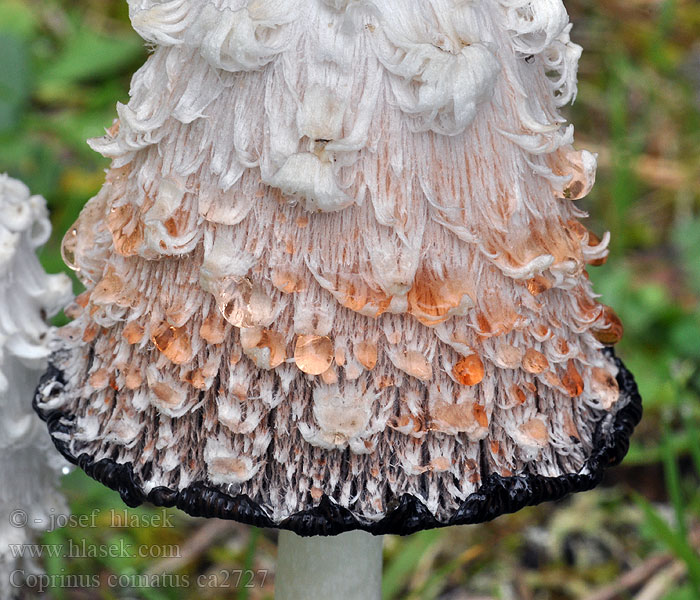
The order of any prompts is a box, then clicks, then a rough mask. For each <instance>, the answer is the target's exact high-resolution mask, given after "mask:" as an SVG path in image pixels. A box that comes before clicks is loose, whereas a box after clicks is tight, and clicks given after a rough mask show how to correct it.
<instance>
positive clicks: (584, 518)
mask: <svg viewBox="0 0 700 600" xmlns="http://www.w3.org/2000/svg"><path fill="white" fill-rule="evenodd" d="M567 7H568V9H569V11H570V13H571V17H572V21H573V23H574V30H573V34H572V37H573V39H574V40H575V41H576V42H577V43H579V44H581V45H582V46H583V47H584V54H583V58H582V60H581V64H580V71H579V95H578V99H577V101H576V103H575V104H574V106H573V107H570V108H568V109H567V110H566V112H567V115H568V116H569V117H570V119H571V120H572V122H574V123H575V125H576V128H577V145H578V146H579V147H584V148H589V149H591V150H594V151H596V152H598V154H599V170H598V183H597V185H596V187H595V188H594V190H593V192H592V193H591V194H590V195H589V197H587V198H586V199H585V200H583V201H581V206H582V207H583V208H584V209H585V210H587V211H589V212H590V214H591V219H590V221H589V226H590V227H591V228H592V229H593V230H595V231H597V232H599V233H600V232H602V231H605V230H610V231H611V232H612V243H611V258H610V260H609V261H608V263H607V264H606V265H605V266H603V267H599V268H593V269H591V273H590V274H591V278H592V279H593V280H594V283H595V286H596V290H597V291H598V292H599V293H601V294H602V296H603V301H604V302H605V303H606V304H610V305H612V306H614V308H615V310H616V311H617V312H618V314H619V315H620V316H621V318H622V320H623V322H624V324H625V327H626V332H625V337H624V339H623V341H622V342H621V343H620V344H619V346H618V353H619V354H620V355H621V356H622V357H623V358H624V360H625V362H626V363H627V365H628V367H629V368H630V370H631V371H632V372H633V373H634V374H635V375H636V377H637V381H638V383H639V387H640V390H641V393H642V396H643V398H644V405H645V418H644V420H643V421H642V424H641V425H640V426H639V428H638V430H637V432H636V434H635V436H634V439H633V443H632V447H631V449H630V453H629V455H628V457H627V459H626V460H625V462H624V463H623V466H621V467H619V468H617V469H614V470H613V471H612V472H610V473H609V474H608V476H607V479H606V482H605V485H604V486H603V487H601V488H599V489H598V490H595V491H593V492H590V493H587V494H579V495H577V496H576V497H573V498H570V499H567V500H565V501H563V502H560V503H557V504H556V505H546V506H541V507H534V508H529V509H525V510H523V511H520V512H519V513H518V514H515V515H507V516H504V517H501V518H499V519H497V520H496V521H495V522H492V523H487V524H484V525H480V526H470V527H455V528H449V529H446V530H439V531H427V532H423V533H420V534H416V535H414V536H410V537H407V538H397V537H389V538H387V540H386V544H385V577H384V598H385V599H387V600H389V599H395V598H420V599H429V598H444V599H451V600H460V599H466V598H482V599H486V598H494V599H495V598H499V599H503V600H511V599H514V600H540V599H541V600H548V599H551V600H559V599H561V600H568V599H584V598H588V599H590V598H593V599H595V600H612V599H613V598H620V599H627V598H636V599H638V600H653V599H665V600H691V599H694V600H698V599H700V559H699V558H698V551H697V549H698V547H699V542H700V492H699V491H698V490H699V487H700V486H699V485H698V483H699V481H700V434H699V431H700V427H699V426H698V425H699V424H700V401H699V400H700V309H699V307H698V299H699V298H700V3H698V2H697V1H696V0H605V1H603V0H595V1H591V0H570V1H568V2H567ZM0 56H1V57H2V68H0V172H8V173H9V174H11V175H12V176H14V177H18V178H20V179H22V180H24V181H25V182H26V183H27V184H28V185H29V186H30V188H31V189H32V191H33V192H34V193H40V194H43V195H44V196H45V197H46V198H47V200H48V203H49V207H50V209H51V212H52V218H53V223H54V236H53V238H52V240H51V241H50V243H49V244H48V245H47V246H46V248H45V250H44V252H43V254H42V259H43V261H44V264H45V266H46V267H47V269H49V270H50V271H58V270H60V269H63V268H64V267H63V265H62V262H61V260H60V252H59V243H60V239H61V237H62V235H63V233H64V232H65V231H66V230H67V228H68V227H69V225H70V224H71V223H72V222H73V221H74V220H75V218H76V217H77V215H78V212H79V211H80V209H81V207H82V206H83V204H84V203H85V202H86V201H87V200H88V199H89V198H90V197H91V196H93V195H94V194H96V193H97V191H98V190H99V188H100V185H101V183H102V181H103V178H104V169H106V168H107V166H108V161H107V160H106V159H104V158H102V157H101V156H99V155H97V154H95V153H94V152H92V151H91V150H90V149H89V148H88V147H87V145H86V144H85V140H86V139H87V138H89V137H96V136H100V135H102V133H103V131H104V128H106V127H109V126H110V125H111V123H112V120H113V118H114V116H115V114H116V113H115V109H114V106H115V103H116V102H117V101H121V102H125V101H126V100H127V98H128V86H129V80H130V77H131V75H132V74H133V72H134V71H135V70H136V69H137V68H138V67H139V66H140V65H141V64H142V63H143V61H144V59H145V57H146V50H145V48H144V45H143V43H142V41H141V40H140V38H138V36H137V35H136V34H135V33H134V32H133V31H132V30H131V28H130V26H129V23H128V12H127V7H126V2H125V1H124V0H81V1H80V2H75V1H68V0H0ZM64 483H65V491H66V494H67V496H68V498H69V500H70V504H71V508H72V510H73V512H74V513H75V514H90V513H91V512H92V511H93V509H95V508H98V509H100V511H99V513H98V517H97V520H96V527H64V528H61V529H58V530H56V531H54V532H52V533H50V534H47V535H46V536H45V540H44V541H45V542H46V543H63V544H67V543H68V542H69V541H70V540H72V541H73V542H74V543H76V544H79V543H81V540H83V543H87V544H93V545H94V544H102V545H111V544H119V543H125V544H135V545H140V544H143V545H145V546H147V547H150V548H152V552H150V554H151V555H152V556H150V557H139V558H137V557H131V556H124V555H120V556H116V557H93V558H66V557H53V558H49V559H46V560H45V566H46V569H47V571H48V573H49V574H52V575H56V576H64V577H65V576H68V575H86V574H92V575H94V576H95V577H96V578H97V579H96V580H95V582H93V583H96V585H92V586H87V587H86V586H85V585H83V586H82V589H81V588H80V587H79V586H75V585H59V586H58V587H57V588H55V589H53V590H51V591H52V593H53V595H54V596H55V597H56V598H68V599H73V598H105V599H111V598H126V597H129V598H147V599H161V598H168V599H169V598H180V597H187V598H224V597H226V598H231V597H237V598H248V597H249V598H270V597H271V596H272V593H273V585H274V559H275V543H274V542H275V534H274V532H271V531H263V532H259V531H258V530H255V529H253V528H248V527H245V526H241V525H237V524H235V523H228V522H220V521H205V520H198V519H193V518H190V517H188V516H186V515H183V514H179V513H177V512H172V511H167V514H168V515H170V518H172V519H173V523H174V524H175V526H174V527H172V528H167V527H162V526H157V523H153V522H149V523H150V525H149V523H147V524H146V525H148V526H146V525H144V526H141V527H130V528H128V527H116V526H114V523H112V522H111V515H110V512H109V511H110V510H111V509H114V510H116V511H119V514H123V512H122V511H123V510H124V509H123V504H122V503H121V501H120V500H119V497H118V495H117V494H115V493H113V492H111V491H109V490H107V489H106V488H104V487H102V486H100V485H99V484H96V483H95V482H93V481H92V480H90V479H89V478H87V477H86V476H85V475H84V474H82V473H81V472H73V473H72V474H71V475H69V476H68V477H66V478H65V482H64ZM128 514H129V515H141V516H146V517H148V516H150V517H154V518H155V517H156V516H159V515H162V512H161V511H157V510H155V509H152V508H140V509H137V510H129V511H128ZM169 545H170V546H173V545H174V546H177V547H178V548H179V554H180V555H181V557H180V558H168V557H167V556H158V554H159V553H160V554H162V555H165V554H167V553H168V547H169ZM246 569H249V570H251V571H252V572H253V574H254V575H255V577H254V578H253V580H252V585H251V586H249V587H246V586H245V585H243V583H246V582H247V581H248V580H247V579H246V578H245V577H244V578H243V579H242V580H241V581H236V579H235V574H236V573H240V572H241V570H246ZM266 572H269V576H265V573H266ZM158 573H165V574H170V575H171V576H172V577H171V578H170V579H167V578H166V577H165V576H160V577H155V578H153V577H152V578H151V579H150V583H149V582H147V581H146V580H145V579H141V580H138V579H135V580H134V582H135V583H134V585H131V586H130V585H129V583H128V581H129V580H124V581H126V582H127V583H124V584H123V585H112V584H110V581H112V582H113V581H114V580H113V579H112V580H110V579H109V577H110V575H115V574H116V575H127V576H135V575H139V574H141V575H144V574H145V575H149V576H150V575H153V574H158ZM202 575H203V576H206V578H207V579H204V580H199V581H200V582H201V581H205V582H206V585H196V584H195V582H196V581H197V580H196V577H199V576H202ZM232 575H233V576H232ZM173 577H174V578H173ZM178 577H179V578H180V579H178ZM185 578H187V579H185ZM184 581H188V582H189V584H190V585H189V586H183V585H182V583H183V582H184ZM64 583H69V584H70V581H69V580H67V579H66V580H64ZM234 584H235V585H234ZM184 588H186V589H184Z"/></svg>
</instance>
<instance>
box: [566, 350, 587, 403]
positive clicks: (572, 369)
mask: <svg viewBox="0 0 700 600" xmlns="http://www.w3.org/2000/svg"><path fill="white" fill-rule="evenodd" d="M561 383H562V385H563V386H564V389H565V390H566V392H567V393H568V394H569V396H571V397H572V398H576V397H577V396H580V395H581V394H582V393H583V379H582V378H581V374H580V373H579V372H578V370H577V369H576V365H575V364H574V361H573V359H569V362H568V363H567V364H566V372H565V373H564V375H563V376H562V378H561Z"/></svg>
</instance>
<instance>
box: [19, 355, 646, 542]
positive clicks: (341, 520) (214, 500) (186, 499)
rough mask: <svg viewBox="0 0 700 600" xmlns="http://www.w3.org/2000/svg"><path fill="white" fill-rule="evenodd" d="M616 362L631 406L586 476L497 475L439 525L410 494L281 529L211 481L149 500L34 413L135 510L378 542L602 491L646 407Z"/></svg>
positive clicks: (308, 516)
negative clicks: (358, 534)
mask: <svg viewBox="0 0 700 600" xmlns="http://www.w3.org/2000/svg"><path fill="white" fill-rule="evenodd" d="M604 352H605V353H606V354H608V355H610V356H612V357H614V353H613V352H612V350H611V349H605V350H604ZM614 360H615V362H616V364H617V366H618V367H619V372H618V375H617V382H618V385H619V387H620V394H621V396H623V397H626V398H627V399H628V400H627V403H626V404H625V405H624V406H623V407H622V408H621V409H620V410H618V411H617V412H616V413H615V414H614V415H612V414H610V413H606V415H605V416H604V417H603V418H602V419H601V420H600V421H599V422H598V423H597V425H596V429H595V433H594V436H593V443H594V449H593V452H592V453H591V456H590V457H589V458H588V460H587V461H586V463H585V464H584V466H583V468H582V469H581V470H580V471H578V472H577V473H567V474H565V475H560V476H558V477H544V476H542V475H536V474H530V473H526V474H522V475H514V476H511V477H503V476H501V475H498V474H495V473H492V474H490V475H489V476H488V477H487V478H486V479H485V480H484V482H483V483H482V485H481V486H480V487H479V489H478V490H477V491H476V492H474V493H472V494H470V495H469V496H468V497H467V499H466V500H465V501H464V502H463V503H462V505H461V506H460V507H459V509H458V510H457V511H456V512H455V514H454V515H453V516H452V517H451V518H450V519H449V520H447V521H438V520H437V519H436V518H435V517H434V516H433V515H432V514H431V512H430V511H429V510H428V509H427V508H426V506H425V505H424V504H423V503H422V502H421V501H420V500H419V499H418V498H416V497H415V496H412V495H410V494H403V495H402V496H400V497H397V498H395V500H394V501H393V502H392V503H390V504H389V506H388V507H387V511H386V516H385V517H384V518H382V519H381V520H380V521H377V522H372V523H366V522H362V521H360V520H358V519H357V517H355V516H354V515H353V514H352V512H351V511H350V510H348V509H347V508H344V507H342V506H339V505H338V504H336V503H335V502H334V501H333V500H331V499H330V498H329V497H328V496H326V495H323V496H322V497H321V499H320V501H319V503H318V504H317V505H316V506H314V507H313V508H310V509H308V510H303V511H300V512H297V513H295V514H293V515H291V516H290V517H288V518H286V519H284V520H283V521H281V522H279V523H275V522H274V521H273V520H272V519H270V518H269V517H268V516H267V515H266V513H265V511H264V510H263V509H262V508H261V506H260V505H259V504H257V503H256V502H255V501H253V500H251V498H250V497H248V496H247V495H245V494H240V495H237V496H231V495H229V494H226V493H224V492H222V491H221V490H219V489H218V488H216V487H213V486H211V485H208V484H207V483H206V482H204V481H196V482H194V483H192V484H190V485H189V486H187V487H186V488H184V489H183V490H181V491H179V492H178V491H177V490H172V489H170V488H167V487H157V488H154V489H153V490H151V492H149V493H148V494H144V493H143V491H142V490H141V489H140V487H139V485H138V483H137V480H136V479H135V478H134V472H133V469H132V466H131V463H122V464H119V463H117V462H115V461H113V460H111V459H109V458H103V459H102V460H99V461H95V460H93V458H92V457H91V456H89V455H88V454H87V453H83V454H81V455H80V456H75V455H73V454H71V451H70V450H69V448H68V443H67V442H66V441H65V440H62V439H59V438H57V437H56V436H55V434H56V433H63V434H70V433H71V428H70V425H69V423H70V422H71V421H72V417H71V415H69V414H67V413H64V412H61V411H60V410H44V409H42V408H40V407H38V405H37V399H38V394H37V396H36V397H35V399H34V403H33V406H34V410H35V411H36V412H37V413H38V414H39V416H40V417H41V418H42V419H43V420H44V421H46V423H47V425H48V429H49V433H50V434H51V439H52V440H53V443H54V445H55V446H56V448H57V449H58V451H59V452H60V453H61V454H62V455H63V456H64V457H65V458H66V459H67V460H68V461H70V462H71V463H73V464H75V465H78V466H79V467H80V468H81V469H83V471H85V472H86V473H87V474H88V475H89V476H90V477H92V478H93V479H96V480H97V481H99V482H100V483H102V484H104V485H106V486H107V487H109V488H111V489H113V490H115V491H117V492H119V494H120V495H121V497H122V500H123V501H124V502H125V504H127V506H130V507H136V506H139V505H140V504H142V503H143V502H150V503H151V504H154V505H155V506H164V507H172V506H176V507H177V508H179V509H181V510H183V511H184V512H186V513H188V514H190V515H192V516H195V517H217V518H220V519H233V520H235V521H239V522H241V523H248V524H250V525H257V526H258V527H275V528H278V529H289V530H291V531H294V532H295V533H297V534H299V535H304V536H311V535H336V534H339V533H343V532H344V531H350V530H353V529H361V530H364V531H368V532H370V533H372V534H375V535H383V534H398V535H407V534H410V533H414V532H416V531H420V530H422V529H432V528H435V527H447V526H449V525H466V524H471V523H481V522H483V521H490V520H491V519H494V518H496V517H498V516H500V515H502V514H505V513H512V512H516V511H518V510H520V509H521V508H524V507H525V506H532V505H535V504H539V503H540V502H545V501H548V500H559V499H561V498H563V497H564V496H566V495H568V494H571V493H573V492H581V491H585V490H590V489H592V488H593V487H595V486H596V485H598V484H599V483H600V481H601V480H602V478H603V474H604V472H605V469H607V468H608V467H611V466H614V465H616V464H618V463H619V462H620V461H621V460H622V459H623V458H624V456H625V454H627V450H628V449H629V438H630V436H631V434H632V431H633V430H634V428H635V426H636V425H637V423H639V421H640V419H641V418H642V399H641V397H640V395H639V391H638V389H637V384H636V383H635V381H634V377H633V376H632V374H631V373H630V372H629V371H628V370H627V369H626V368H625V366H624V364H623V363H622V361H621V360H620V359H618V358H614ZM50 381H57V382H59V383H64V384H65V380H64V379H63V373H62V372H61V371H60V370H58V369H57V368H56V367H55V366H53V365H49V369H48V370H47V372H46V373H45V374H44V376H43V377H42V380H41V384H40V388H44V387H45V385H46V384H47V383H48V382H50ZM611 419H612V423H610V421H611Z"/></svg>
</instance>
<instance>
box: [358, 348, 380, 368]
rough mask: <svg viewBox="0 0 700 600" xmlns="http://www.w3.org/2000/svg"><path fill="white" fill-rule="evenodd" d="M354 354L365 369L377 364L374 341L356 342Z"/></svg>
mask: <svg viewBox="0 0 700 600" xmlns="http://www.w3.org/2000/svg"><path fill="white" fill-rule="evenodd" d="M355 356H356V357H357V360H359V361H360V364H361V365H362V366H363V367H364V368H365V369H367V370H369V371H371V370H372V369H374V366H375V365H376V364H377V344H375V343H374V342H360V343H359V344H356V345H355Z"/></svg>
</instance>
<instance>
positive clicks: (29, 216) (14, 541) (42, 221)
mask: <svg viewBox="0 0 700 600" xmlns="http://www.w3.org/2000/svg"><path fill="white" fill-rule="evenodd" d="M50 232H51V226H50V224H49V220H48V215H47V211H46V203H45V201H44V199H43V198H42V197H41V196H30V193H29V190H28V189H27V187H26V186H25V185H24V184H23V183H21V182H19V181H17V180H15V179H11V178H10V177H8V176H7V175H0V482H1V483H0V600H6V599H8V598H12V597H14V595H15V594H18V593H21V590H20V589H19V587H18V586H21V585H22V583H23V581H24V576H26V575H28V574H33V573H35V572H37V571H38V566H37V565H35V564H33V563H32V561H31V559H27V558H16V557H15V555H14V552H13V548H15V547H16V545H20V544H26V543H28V542H31V541H32V539H33V538H34V536H35V534H36V533H37V532H39V531H47V530H49V529H50V528H51V527H52V524H53V523H55V520H56V519H55V517H56V516H57V514H59V513H65V512H66V511H67V507H66V505H65V501H64V499H63V497H62V495H61V494H60V492H59V491H58V489H57V484H58V478H59V475H60V473H61V472H62V470H64V469H67V468H68V463H66V462H65V461H64V460H63V459H62V458H61V457H60V456H59V454H58V453H57V452H56V451H55V449H54V447H53V444H52V443H51V440H50V438H49V436H48V433H47V432H46V428H45V427H44V426H43V424H42V423H41V421H40V420H39V417H38V416H37V415H36V414H34V412H33V411H32V397H33V394H34V390H35V388H36V386H37V384H38V383H39V377H40V376H41V374H42V373H43V372H44V370H45V369H46V363H47V357H48V355H49V348H48V344H47V340H48V338H49V337H50V336H49V335H48V334H49V331H50V327H49V326H48V324H47V323H46V320H45V318H46V316H48V315H51V314H53V313H55V312H57V311H58V309H59V308H60V307H61V306H63V305H64V304H65V303H66V302H67V301H68V300H69V299H70V296H71V282H70V280H69V279H68V277H66V276H65V275H63V274H61V275H47V274H46V273H45V272H44V270H43V269H42V267H41V265H40V264H39V261H38V260H37V257H36V254H35V250H36V248H37V247H38V246H40V245H41V244H43V243H44V242H45V241H46V240H47V239H48V237H49V234H50ZM52 517H53V518H52ZM26 554H27V555H28V554H29V553H26ZM10 576H12V578H11V579H10Z"/></svg>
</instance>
